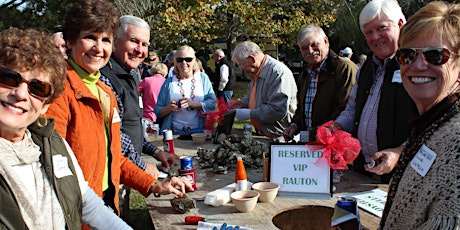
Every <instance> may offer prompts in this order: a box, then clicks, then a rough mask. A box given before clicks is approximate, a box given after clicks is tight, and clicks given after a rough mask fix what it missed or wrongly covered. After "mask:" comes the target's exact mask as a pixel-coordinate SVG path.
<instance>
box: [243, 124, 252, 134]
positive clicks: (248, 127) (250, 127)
mask: <svg viewBox="0 0 460 230" xmlns="http://www.w3.org/2000/svg"><path fill="white" fill-rule="evenodd" d="M243 131H248V132H250V133H252V125H251V124H244V126H243Z"/></svg>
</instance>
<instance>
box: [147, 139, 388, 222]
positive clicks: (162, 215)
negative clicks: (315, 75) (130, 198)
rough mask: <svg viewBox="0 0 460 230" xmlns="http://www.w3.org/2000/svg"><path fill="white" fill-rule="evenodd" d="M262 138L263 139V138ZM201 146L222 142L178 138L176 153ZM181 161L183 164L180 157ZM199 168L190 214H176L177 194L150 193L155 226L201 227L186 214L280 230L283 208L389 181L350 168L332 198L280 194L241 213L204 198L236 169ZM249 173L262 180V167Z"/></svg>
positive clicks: (366, 217)
mask: <svg viewBox="0 0 460 230" xmlns="http://www.w3.org/2000/svg"><path fill="white" fill-rule="evenodd" d="M260 138H261V139H263V137H260ZM153 143H154V144H155V145H157V146H162V142H161V138H157V139H155V140H154V141H153ZM198 147H202V148H210V149H212V148H217V147H218V145H213V144H212V143H211V142H210V141H209V142H207V143H205V144H203V145H196V144H194V143H193V142H192V141H191V140H190V141H189V140H177V139H176V140H175V150H176V151H175V152H176V154H178V155H179V156H181V155H187V156H196V152H197V148H198ZM194 163H197V161H196V160H195V161H194ZM177 164H179V160H178V161H177ZM195 165H197V164H195ZM178 168H179V165H176V166H175V169H178ZM195 168H196V171H197V187H198V191H195V192H193V193H189V194H188V195H189V196H190V197H192V198H193V199H195V200H196V201H197V202H196V203H197V208H196V209H193V210H192V211H191V212H189V213H186V214H177V213H175V212H174V211H173V209H172V207H171V204H170V200H171V199H172V198H174V196H173V195H166V196H161V197H160V198H155V197H154V196H149V197H147V198H146V199H145V201H146V203H147V206H148V209H149V213H150V216H151V218H152V222H153V225H154V226H155V229H197V226H193V225H185V224H184V220H185V216H188V215H199V216H204V217H206V218H209V219H211V218H212V219H223V220H224V221H225V222H227V223H229V224H232V225H240V226H245V227H249V228H254V229H278V228H277V227H276V226H275V225H273V223H272V218H273V216H275V215H276V214H277V213H279V212H280V211H282V210H285V209H290V208H293V207H296V206H301V205H320V206H327V207H334V205H335V203H336V201H337V197H338V196H341V195H343V194H346V193H354V192H360V191H367V190H372V189H375V188H381V189H383V190H385V191H387V190H388V185H387V184H382V183H381V182H379V181H376V180H373V179H372V178H370V177H367V176H363V175H361V174H358V173H356V172H353V171H349V170H348V171H345V173H344V176H343V177H342V180H341V182H339V183H337V184H334V186H335V191H334V194H333V197H332V198H330V199H327V200H314V199H303V198H281V197H277V198H276V199H275V201H274V202H272V203H260V202H259V203H258V204H257V207H256V208H255V210H253V211H252V212H250V213H240V212H238V211H237V210H236V208H235V207H234V206H233V204H232V203H231V202H230V203H227V204H225V205H222V206H219V207H213V206H208V205H205V204H204V197H205V196H206V194H207V193H208V192H211V191H213V190H215V189H218V188H222V187H224V186H226V185H228V184H230V183H232V182H233V181H234V175H235V174H234V171H228V173H227V174H215V173H213V172H212V171H210V170H208V169H201V168H199V166H198V167H195ZM247 173H248V180H249V181H251V182H259V181H262V176H263V170H262V169H248V170H247ZM360 217H361V223H362V224H363V225H364V226H366V227H368V228H369V229H377V227H378V224H379V221H380V218H379V217H377V216H374V215H373V214H370V213H368V212H366V211H364V210H362V209H361V210H360Z"/></svg>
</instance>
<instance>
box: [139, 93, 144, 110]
mask: <svg viewBox="0 0 460 230" xmlns="http://www.w3.org/2000/svg"><path fill="white" fill-rule="evenodd" d="M139 107H141V109H143V108H144V102H143V101H142V96H139Z"/></svg>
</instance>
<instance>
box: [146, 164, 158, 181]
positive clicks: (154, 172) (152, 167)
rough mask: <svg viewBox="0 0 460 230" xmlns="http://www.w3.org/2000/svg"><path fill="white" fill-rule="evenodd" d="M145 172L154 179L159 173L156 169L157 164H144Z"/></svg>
mask: <svg viewBox="0 0 460 230" xmlns="http://www.w3.org/2000/svg"><path fill="white" fill-rule="evenodd" d="M145 172H146V173H148V174H149V175H150V176H152V177H153V178H155V179H158V176H159V175H160V172H159V171H158V169H157V166H156V165H154V164H149V163H147V164H146V166H145Z"/></svg>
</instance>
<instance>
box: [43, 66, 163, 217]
mask: <svg viewBox="0 0 460 230" xmlns="http://www.w3.org/2000/svg"><path fill="white" fill-rule="evenodd" d="M96 84H97V86H98V87H99V88H101V89H102V90H103V91H104V92H101V95H100V98H101V100H110V102H108V104H110V111H107V112H108V113H110V114H105V115H106V116H108V117H110V119H109V120H110V121H111V122H110V126H109V127H110V131H109V137H108V139H109V140H108V141H109V143H110V155H111V164H110V175H109V180H111V182H112V184H113V185H114V189H115V194H114V195H115V196H114V204H115V207H112V208H115V209H116V210H118V190H119V184H120V183H122V184H125V185H126V186H128V187H130V188H133V189H136V190H138V191H139V192H141V193H142V194H143V195H144V196H148V195H149V189H150V187H151V186H152V184H153V183H154V182H155V181H156V180H155V179H154V178H153V177H151V176H150V175H148V174H147V173H145V172H144V171H142V170H141V169H140V168H139V167H137V166H136V165H135V164H133V163H132V162H131V161H129V159H128V158H126V157H124V156H123V155H122V153H121V143H120V117H119V115H118V107H117V101H116V98H115V95H114V94H113V92H112V90H111V89H110V88H109V87H108V86H106V85H105V84H104V83H102V82H101V81H100V80H98V82H97V83H96ZM104 93H105V94H104ZM46 114H47V117H49V118H54V119H55V124H56V125H55V128H56V130H57V131H58V133H59V134H61V135H62V136H63V137H64V138H65V139H66V140H67V142H68V143H69V145H70V147H71V148H72V150H73V151H74V153H75V156H76V157H77V160H78V163H79V164H80V167H81V169H82V170H83V174H84V176H85V179H86V180H87V181H88V183H89V186H90V187H91V188H92V189H93V190H94V191H95V192H96V194H98V195H99V196H100V197H102V192H103V191H102V180H103V175H104V170H105V164H106V163H105V161H106V158H107V157H106V154H107V148H106V140H105V130H104V112H103V110H102V107H101V105H100V102H99V100H98V99H97V98H96V97H95V96H94V95H93V94H92V93H91V92H90V90H89V89H88V87H86V85H85V84H84V83H83V81H82V80H81V78H80V76H78V74H77V73H76V72H75V70H73V69H72V67H71V66H70V65H67V79H66V81H65V90H64V92H63V93H62V95H61V96H59V97H58V98H57V99H56V100H55V101H54V102H53V103H51V105H50V107H49V109H48V111H47V113H46Z"/></svg>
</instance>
